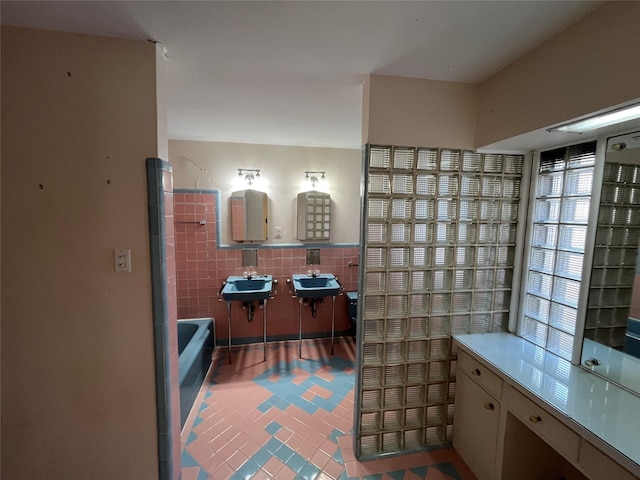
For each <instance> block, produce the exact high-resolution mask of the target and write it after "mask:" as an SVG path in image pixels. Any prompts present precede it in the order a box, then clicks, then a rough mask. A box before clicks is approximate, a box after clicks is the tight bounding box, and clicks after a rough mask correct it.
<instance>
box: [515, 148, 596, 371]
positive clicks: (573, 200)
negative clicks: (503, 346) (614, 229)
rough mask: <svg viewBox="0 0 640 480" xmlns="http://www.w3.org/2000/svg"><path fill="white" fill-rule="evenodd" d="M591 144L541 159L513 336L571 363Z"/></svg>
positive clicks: (589, 186)
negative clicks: (520, 313)
mask: <svg viewBox="0 0 640 480" xmlns="http://www.w3.org/2000/svg"><path fill="white" fill-rule="evenodd" d="M595 150H596V142H595V141H594V142H588V143H582V144H579V145H572V146H570V147H563V148H558V149H554V150H548V151H545V152H542V153H541V154H540V162H539V165H538V172H537V180H536V186H535V192H536V197H535V202H534V204H533V225H532V234H531V245H530V246H531V248H530V250H529V268H528V272H527V275H526V280H525V294H524V298H523V302H524V307H523V310H524V318H523V320H522V322H520V323H519V330H518V334H519V335H520V336H522V337H523V338H525V339H527V340H529V341H530V342H532V343H535V344H536V345H540V346H541V347H543V348H545V349H546V350H549V351H551V352H553V353H555V354H556V355H559V356H560V357H562V358H565V359H566V360H571V354H572V352H573V340H574V335H575V330H576V318H577V311H578V301H579V299H580V283H581V280H582V266H583V260H584V253H585V242H586V238H587V224H588V221H589V207H590V204H591V190H592V187H593V175H594V162H595Z"/></svg>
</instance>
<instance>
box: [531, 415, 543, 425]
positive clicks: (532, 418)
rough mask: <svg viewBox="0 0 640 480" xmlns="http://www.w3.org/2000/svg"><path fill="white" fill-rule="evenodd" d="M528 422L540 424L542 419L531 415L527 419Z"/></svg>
mask: <svg viewBox="0 0 640 480" xmlns="http://www.w3.org/2000/svg"><path fill="white" fill-rule="evenodd" d="M529 421H530V422H531V423H540V422H542V417H541V416H540V415H531V416H530V417H529Z"/></svg>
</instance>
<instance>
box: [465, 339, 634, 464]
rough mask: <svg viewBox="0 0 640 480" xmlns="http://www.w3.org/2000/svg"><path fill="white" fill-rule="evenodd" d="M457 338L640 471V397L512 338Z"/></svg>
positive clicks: (529, 344)
mask: <svg viewBox="0 0 640 480" xmlns="http://www.w3.org/2000/svg"><path fill="white" fill-rule="evenodd" d="M453 338H454V339H455V340H456V341H457V343H458V345H459V347H460V348H461V349H463V350H465V351H468V352H470V353H471V354H473V355H475V356H477V357H478V358H480V359H483V360H484V361H485V362H486V363H487V364H489V365H490V366H491V367H493V369H494V370H496V371H497V372H499V373H502V375H503V376H504V377H505V378H506V379H507V380H510V381H511V383H514V384H517V385H519V386H521V387H522V388H523V389H525V390H527V391H529V392H531V393H532V394H533V395H534V396H535V397H538V398H539V399H541V400H543V401H544V402H546V403H547V404H549V405H551V406H552V407H553V408H554V409H556V410H557V411H558V412H560V413H561V414H563V415H565V416H566V417H568V418H569V419H571V420H573V421H574V422H576V423H577V424H579V425H580V426H581V427H583V428H584V429H586V430H587V431H588V432H590V433H592V434H593V435H595V436H596V437H597V438H598V439H600V440H601V441H603V442H604V443H606V444H608V445H609V446H611V447H612V448H613V449H615V450H617V451H618V452H619V453H621V454H622V455H623V456H624V457H627V458H628V459H629V460H631V462H633V463H634V464H635V465H631V466H632V467H635V468H633V470H634V471H635V472H636V473H637V472H638V471H640V397H638V396H636V395H633V394H631V393H629V392H627V391H626V390H624V389H622V388H620V387H618V386H617V385H615V384H613V383H610V382H608V381H606V380H604V379H603V378H601V377H598V376H597V375H594V374H592V373H589V372H588V371H586V370H584V369H582V368H580V367H577V366H575V365H572V364H571V363H570V362H568V361H566V360H564V359H562V358H560V357H558V356H556V355H554V354H552V353H550V352H547V351H546V350H544V349H543V348H541V347H538V346H537V345H534V344H532V343H530V342H527V341H526V340H523V339H522V338H520V337H517V336H516V335H513V334H511V333H475V334H469V335H454V336H453Z"/></svg>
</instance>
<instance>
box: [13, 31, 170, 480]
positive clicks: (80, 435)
mask: <svg viewBox="0 0 640 480" xmlns="http://www.w3.org/2000/svg"><path fill="white" fill-rule="evenodd" d="M1 48H2V51H1V53H2V55H1V57H2V111H1V113H2V127H3V130H2V161H3V162H2V231H3V237H2V260H3V265H2V287H3V288H2V310H3V311H2V313H3V325H2V447H3V449H2V478H3V479H4V480H12V479H35V478H50V479H62V478H64V479H83V480H84V479H88V478H91V479H118V480H121V479H124V478H131V479H133V478H136V479H153V478H157V475H158V468H157V462H158V456H157V443H156V434H157V429H156V428H157V426H156V401H155V387H154V384H155V377H154V356H153V336H152V311H151V282H150V273H149V272H150V264H149V244H148V227H147V223H148V221H147V207H146V203H147V201H146V177H145V158H146V157H150V156H151V157H152V156H156V155H157V152H158V149H157V145H158V143H157V122H156V91H155V75H156V65H155V51H154V46H153V45H152V44H150V43H148V42H134V41H124V40H114V39H107V38H98V37H89V36H79V35H70V34H63V33H52V32H41V31H33V30H26V29H16V28H3V29H2V46H1ZM116 248H123V249H131V250H132V259H133V262H132V263H133V272H132V273H115V272H114V265H113V250H114V249H116Z"/></svg>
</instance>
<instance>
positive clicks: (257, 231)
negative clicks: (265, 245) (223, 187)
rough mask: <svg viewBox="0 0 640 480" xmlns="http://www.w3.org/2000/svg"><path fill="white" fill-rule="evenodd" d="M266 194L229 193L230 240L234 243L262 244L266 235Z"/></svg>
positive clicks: (254, 192)
mask: <svg viewBox="0 0 640 480" xmlns="http://www.w3.org/2000/svg"><path fill="white" fill-rule="evenodd" d="M268 205H269V198H268V196H267V194H266V193H264V192H259V191H257V190H251V189H249V190H240V191H237V192H233V193H231V239H232V240H233V241H235V242H264V241H266V240H267V235H268V230H269V229H268Z"/></svg>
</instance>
